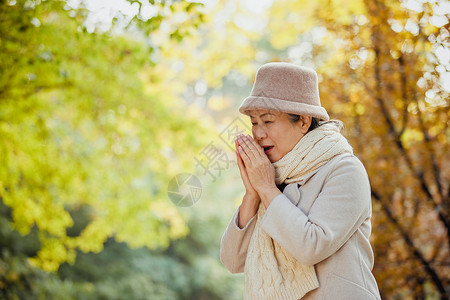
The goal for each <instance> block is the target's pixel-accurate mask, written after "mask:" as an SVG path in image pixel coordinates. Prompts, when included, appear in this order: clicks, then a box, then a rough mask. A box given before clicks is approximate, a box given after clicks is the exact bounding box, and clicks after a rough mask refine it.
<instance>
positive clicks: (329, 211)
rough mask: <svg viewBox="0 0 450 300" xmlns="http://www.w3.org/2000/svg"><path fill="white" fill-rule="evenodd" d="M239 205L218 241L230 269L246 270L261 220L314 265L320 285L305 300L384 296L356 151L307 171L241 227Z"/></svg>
mask: <svg viewBox="0 0 450 300" xmlns="http://www.w3.org/2000/svg"><path fill="white" fill-rule="evenodd" d="M239 208H240V207H239ZM239 208H238V209H237V210H236V211H235V213H234V215H233V217H232V218H231V220H230V222H229V224H228V226H227V228H226V230H225V232H224V234H223V236H222V239H221V244H220V259H221V261H222V263H223V264H224V265H225V267H226V268H227V269H228V270H230V271H231V272H232V273H242V272H245V267H246V260H247V253H248V250H249V245H250V241H251V239H252V235H253V233H254V230H255V228H256V221H257V220H258V219H259V222H260V225H261V228H262V229H263V230H264V231H265V232H266V233H267V234H268V235H269V236H270V237H271V238H272V239H273V240H274V241H276V242H277V243H278V244H279V245H280V246H281V247H283V248H284V249H285V250H286V251H288V252H289V253H290V254H291V255H292V256H293V257H294V258H295V259H296V260H297V261H298V262H300V263H301V264H302V265H305V266H314V269H315V271H316V275H317V278H318V281H319V288H317V289H314V290H311V291H310V292H308V293H307V294H306V295H304V296H303V297H302V298H301V299H302V300H312V299H313V300H316V299H320V300H325V299H333V300H360V299H369V300H371V299H380V294H379V291H378V287H377V283H376V280H375V278H374V276H373V274H372V268H373V264H374V256H373V252H372V248H371V245H370V242H369V237H370V233H371V223H370V218H371V214H372V207H371V193H370V184H369V179H368V177H367V173H366V171H365V168H364V166H363V165H362V163H361V162H360V161H359V159H358V158H357V157H356V156H354V155H353V154H351V153H345V154H340V155H337V156H336V157H334V158H333V159H332V160H330V161H329V162H327V163H326V164H324V165H322V166H321V167H319V168H318V169H317V170H316V171H315V172H312V173H310V174H308V176H306V177H305V178H304V179H303V184H302V185H300V184H299V183H297V182H294V183H290V184H288V185H287V186H286V187H285V189H284V190H283V193H280V194H279V195H278V196H276V197H275V198H274V199H273V200H272V202H271V204H270V205H269V206H268V207H267V210H266V211H265V213H264V214H263V216H262V217H261V216H260V215H258V214H257V215H255V216H254V217H253V218H252V219H251V220H250V221H249V222H248V223H247V224H246V226H245V227H244V228H242V229H240V228H239V227H238V225H237V218H238V214H239ZM275 288H278V286H275ZM267 299H268V298H267ZM278 299H289V298H287V297H284V296H281V297H278Z"/></svg>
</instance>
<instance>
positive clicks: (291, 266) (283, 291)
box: [244, 121, 353, 300]
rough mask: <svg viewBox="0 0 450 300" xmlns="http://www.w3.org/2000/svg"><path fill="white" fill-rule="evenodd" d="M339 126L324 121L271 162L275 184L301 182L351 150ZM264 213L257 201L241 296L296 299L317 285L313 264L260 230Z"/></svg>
mask: <svg viewBox="0 0 450 300" xmlns="http://www.w3.org/2000/svg"><path fill="white" fill-rule="evenodd" d="M341 129H342V126H341V124H340V123H337V122H334V121H333V122H325V123H323V124H321V126H319V127H318V128H316V129H314V130H312V131H310V132H309V133H307V134H306V135H305V136H304V137H302V138H301V139H300V141H299V142H298V143H297V144H296V145H295V146H294V148H293V149H292V150H291V151H290V152H288V153H287V154H286V155H285V156H283V157H282V158H281V159H280V160H279V161H277V162H275V163H273V165H274V167H275V175H276V179H275V181H276V184H281V183H292V182H299V183H300V184H303V183H304V181H305V179H306V178H308V177H309V176H310V175H311V174H313V173H314V172H315V171H317V170H318V169H319V168H320V167H321V166H323V165H324V164H326V163H327V162H328V161H330V160H331V159H332V158H334V157H335V156H337V155H339V154H342V153H353V150H352V147H351V146H350V145H349V144H348V142H347V140H346V138H345V137H344V136H342V135H341V133H340V131H341ZM264 213H265V208H264V205H263V204H260V206H259V209H258V212H257V219H256V224H255V229H254V231H253V234H252V237H251V240H250V244H249V246H248V252H247V257H246V260H245V271H244V273H245V294H244V296H245V299H292V300H295V299H300V298H302V297H303V296H304V295H305V294H306V293H308V292H309V291H311V290H314V289H316V288H318V287H319V281H318V279H317V276H316V272H315V269H314V266H305V265H303V264H301V263H300V262H299V261H298V260H297V259H295V258H294V257H293V256H292V254H291V253H289V252H288V251H286V250H285V249H284V248H283V247H281V246H280V245H279V244H278V243H277V242H276V241H275V240H273V239H272V238H271V237H270V236H269V235H268V234H267V233H266V232H265V231H264V230H263V228H262V226H261V224H260V220H262V218H263V216H264Z"/></svg>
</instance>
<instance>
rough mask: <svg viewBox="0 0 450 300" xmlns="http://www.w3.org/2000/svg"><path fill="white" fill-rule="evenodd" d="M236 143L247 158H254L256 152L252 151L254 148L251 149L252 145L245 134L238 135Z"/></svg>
mask: <svg viewBox="0 0 450 300" xmlns="http://www.w3.org/2000/svg"><path fill="white" fill-rule="evenodd" d="M238 143H239V146H241V147H242V149H243V150H244V152H245V154H246V155H247V157H248V158H249V159H256V157H257V154H256V153H254V151H255V150H254V149H253V145H252V144H251V143H250V141H248V138H247V137H246V136H245V135H243V136H242V137H239V141H238Z"/></svg>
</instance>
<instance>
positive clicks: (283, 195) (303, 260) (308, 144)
mask: <svg viewBox="0 0 450 300" xmlns="http://www.w3.org/2000/svg"><path fill="white" fill-rule="evenodd" d="M239 111H240V112H241V113H243V114H246V115H248V116H250V118H251V122H252V135H253V137H251V136H249V135H247V136H245V135H240V136H238V137H237V139H236V156H237V163H238V167H239V171H240V174H241V177H242V181H243V183H244V186H245V190H246V192H245V195H244V197H243V200H242V203H241V205H240V206H239V208H238V209H237V210H236V212H235V214H234V215H233V217H232V219H231V221H230V223H229V225H228V227H227V229H226V231H225V233H224V235H223V237H222V241H221V248H220V257H221V261H222V263H223V264H224V265H225V266H226V267H227V268H228V269H229V270H230V271H231V272H232V273H241V272H244V274H245V294H244V296H245V299H307V300H310V299H333V300H339V299H343V300H344V299H345V300H351V299H364V300H366V299H380V295H379V291H378V287H377V283H376V281H375V278H374V276H373V275H372V268H373V263H374V258H373V252H372V248H371V246H370V243H369V236H370V233H371V223H370V217H371V214H372V209H371V192H370V185H369V180H368V177H367V173H366V171H365V168H364V166H363V165H362V163H361V162H360V161H359V160H358V158H357V157H356V156H354V155H353V151H352V148H351V146H350V145H349V144H348V142H347V140H346V139H345V138H344V137H343V136H342V135H341V133H340V131H341V128H342V127H341V123H340V122H339V121H328V120H329V117H328V114H327V112H326V110H325V109H324V108H323V107H322V106H321V104H320V99H319V90H318V82H317V74H316V73H315V71H313V70H311V69H309V68H304V67H300V66H296V65H293V64H289V63H268V64H265V65H263V66H262V67H260V68H259V70H258V72H257V74H256V79H255V83H254V86H253V89H252V92H251V96H250V97H248V98H246V99H245V100H244V102H243V103H242V105H241V106H240V107H239Z"/></svg>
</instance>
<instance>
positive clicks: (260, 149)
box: [247, 134, 265, 155]
mask: <svg viewBox="0 0 450 300" xmlns="http://www.w3.org/2000/svg"><path fill="white" fill-rule="evenodd" d="M247 140H248V141H250V144H251V145H253V147H254V149H256V151H257V152H258V153H259V154H260V155H264V154H265V153H264V150H263V148H261V146H260V145H258V143H257V142H256V141H255V140H254V139H253V138H252V137H251V136H250V135H248V134H247Z"/></svg>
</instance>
